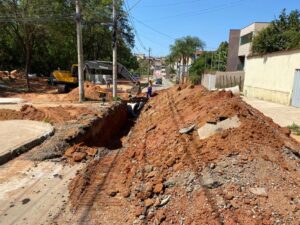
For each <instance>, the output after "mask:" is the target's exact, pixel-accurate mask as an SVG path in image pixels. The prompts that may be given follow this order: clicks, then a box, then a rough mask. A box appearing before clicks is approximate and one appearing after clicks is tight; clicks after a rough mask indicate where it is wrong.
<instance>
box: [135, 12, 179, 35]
mask: <svg viewBox="0 0 300 225" xmlns="http://www.w3.org/2000/svg"><path fill="white" fill-rule="evenodd" d="M133 19H135V21H136V22H138V23H140V24H142V25H144V26H145V27H147V28H149V29H150V30H152V31H154V32H156V33H158V34H160V35H162V36H165V37H167V38H169V39H171V40H175V38H173V37H171V36H170V35H168V34H166V33H163V32H161V31H159V30H157V29H155V28H153V27H151V26H150V25H147V24H145V23H144V22H142V21H140V20H138V19H137V18H135V17H133Z"/></svg>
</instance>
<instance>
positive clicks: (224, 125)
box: [198, 116, 241, 140]
mask: <svg viewBox="0 0 300 225" xmlns="http://www.w3.org/2000/svg"><path fill="white" fill-rule="evenodd" d="M240 125H241V122H240V120H239V118H238V117H237V116H234V117H231V118H228V119H226V120H223V121H221V122H217V124H211V123H207V124H205V125H204V126H202V127H201V128H199V129H198V135H199V137H200V139H201V140H203V139H206V138H209V137H211V136H213V135H214V134H216V133H220V132H222V131H223V130H228V129H231V128H238V127H239V126H240Z"/></svg>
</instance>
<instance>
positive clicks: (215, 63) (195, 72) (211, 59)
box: [189, 41, 228, 84]
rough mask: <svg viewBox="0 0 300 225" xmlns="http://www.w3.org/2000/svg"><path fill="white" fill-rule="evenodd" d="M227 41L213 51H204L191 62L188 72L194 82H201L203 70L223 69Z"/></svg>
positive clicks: (224, 67) (225, 61) (212, 71)
mask: <svg viewBox="0 0 300 225" xmlns="http://www.w3.org/2000/svg"><path fill="white" fill-rule="evenodd" d="M227 51H228V42H226V41H225V42H222V43H221V44H220V45H219V47H218V49H217V50H216V51H214V52H212V51H211V52H210V51H204V52H203V53H202V54H201V55H200V56H199V57H198V58H197V59H196V60H195V61H194V62H193V64H192V66H191V68H190V70H189V74H190V80H191V82H192V83H194V84H198V83H200V82H201V78H202V75H203V74H204V72H211V73H214V72H215V71H225V70H226V64H227Z"/></svg>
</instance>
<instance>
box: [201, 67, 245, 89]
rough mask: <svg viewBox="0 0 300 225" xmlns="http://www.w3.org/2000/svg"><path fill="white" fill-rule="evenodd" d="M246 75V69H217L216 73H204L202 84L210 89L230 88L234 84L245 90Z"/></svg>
mask: <svg viewBox="0 0 300 225" xmlns="http://www.w3.org/2000/svg"><path fill="white" fill-rule="evenodd" d="M244 77H245V73H244V71H235V72H220V71H217V72H216V73H215V74H204V75H203V76H202V80H201V84H202V85H203V86H204V87H206V88H207V89H208V90H214V89H221V88H229V87H234V86H239V87H240V90H243V84H244Z"/></svg>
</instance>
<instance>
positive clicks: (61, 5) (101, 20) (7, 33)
mask: <svg viewBox="0 0 300 225" xmlns="http://www.w3.org/2000/svg"><path fill="white" fill-rule="evenodd" d="M119 2H120V4H123V3H124V2H123V1H119ZM111 4H112V1H111V0H104V1H93V0H87V1H83V4H82V17H83V31H82V33H83V49H84V59H85V60H111V57H112V44H111V38H112V29H111V26H110V24H111V22H112V21H111V14H112V12H111V10H112V9H111ZM122 8H123V7H122V5H119V6H118V12H119V15H118V18H119V23H118V25H119V27H120V31H121V32H120V35H118V53H119V54H118V57H119V59H118V60H119V61H120V63H122V64H123V65H124V66H126V67H127V68H128V69H136V68H137V67H138V62H137V60H136V57H134V56H133V54H132V52H131V50H130V48H131V47H133V45H134V34H133V31H132V27H131V26H130V25H129V22H128V15H127V14H126V13H125V12H124V11H123V9H122ZM0 14H1V17H0V24H1V26H0V33H1V37H0V45H1V48H0V70H13V69H25V71H26V72H28V73H38V74H43V75H48V74H49V73H50V72H51V71H53V70H54V69H57V68H60V69H70V66H71V65H72V64H74V63H76V62H77V49H76V46H77V43H76V27H75V1H59V0H52V1H49V0H46V1H45V0H43V1H42V0H36V1H25V0H21V1H10V0H3V1H0Z"/></svg>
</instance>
